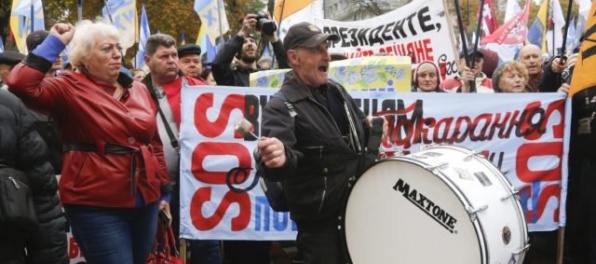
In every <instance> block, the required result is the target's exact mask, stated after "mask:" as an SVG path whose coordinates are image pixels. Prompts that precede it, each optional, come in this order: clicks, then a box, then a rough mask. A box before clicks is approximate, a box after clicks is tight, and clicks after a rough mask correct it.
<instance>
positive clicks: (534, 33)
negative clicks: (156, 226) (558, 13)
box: [528, 0, 550, 53]
mask: <svg viewBox="0 0 596 264" xmlns="http://www.w3.org/2000/svg"><path fill="white" fill-rule="evenodd" d="M549 3H550V0H543V1H542V2H541V4H540V9H539V10H538V14H537V15H536V18H535V19H534V22H532V26H531V27H530V30H529V31H528V41H530V43H532V44H534V45H537V46H538V47H541V48H542V52H543V53H546V31H547V29H548V28H547V26H548V24H547V23H548V13H549V12H548V10H549V7H548V5H549Z"/></svg>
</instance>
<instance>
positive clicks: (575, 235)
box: [565, 158, 596, 264]
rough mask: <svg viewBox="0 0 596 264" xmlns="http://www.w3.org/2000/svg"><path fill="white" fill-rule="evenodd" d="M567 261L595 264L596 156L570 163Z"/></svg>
mask: <svg viewBox="0 0 596 264" xmlns="http://www.w3.org/2000/svg"><path fill="white" fill-rule="evenodd" d="M569 169H570V170H569V171H570V172H569V185H568V186H569V188H568V195H567V223H566V227H565V263H582V264H585V263H589V264H596V158H582V159H579V160H572V162H570V167H569Z"/></svg>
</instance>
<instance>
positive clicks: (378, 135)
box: [366, 118, 384, 164]
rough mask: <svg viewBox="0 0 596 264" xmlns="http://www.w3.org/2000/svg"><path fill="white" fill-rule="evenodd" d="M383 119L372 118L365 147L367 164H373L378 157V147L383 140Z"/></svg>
mask: <svg viewBox="0 0 596 264" xmlns="http://www.w3.org/2000/svg"><path fill="white" fill-rule="evenodd" d="M383 121H384V119H383V118H374V119H373V120H372V127H371V128H370V130H369V133H368V142H367V145H366V159H367V162H368V164H370V163H372V162H374V161H375V160H376V158H377V157H378V156H379V147H380V146H381V140H382V139H383Z"/></svg>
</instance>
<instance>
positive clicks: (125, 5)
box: [101, 0, 139, 53]
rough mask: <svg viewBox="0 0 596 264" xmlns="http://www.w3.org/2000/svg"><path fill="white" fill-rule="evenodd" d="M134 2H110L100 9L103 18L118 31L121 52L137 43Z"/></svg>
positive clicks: (136, 18)
mask: <svg viewBox="0 0 596 264" xmlns="http://www.w3.org/2000/svg"><path fill="white" fill-rule="evenodd" d="M136 2H137V1H136V0H110V1H108V5H107V6H104V7H103V8H102V9H101V12H102V15H103V17H105V18H107V19H109V20H110V22H111V23H112V25H114V26H116V28H118V30H119V31H120V45H122V52H123V53H126V50H127V49H128V48H130V47H132V45H134V44H135V43H136V42H138V34H137V30H138V28H139V25H138V23H139V20H138V17H137V7H136Z"/></svg>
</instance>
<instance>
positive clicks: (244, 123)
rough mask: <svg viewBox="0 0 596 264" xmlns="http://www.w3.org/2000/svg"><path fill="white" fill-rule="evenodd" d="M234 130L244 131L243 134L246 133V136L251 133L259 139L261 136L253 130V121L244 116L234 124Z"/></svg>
mask: <svg viewBox="0 0 596 264" xmlns="http://www.w3.org/2000/svg"><path fill="white" fill-rule="evenodd" d="M234 130H236V131H238V132H240V133H242V135H244V136H248V135H251V136H253V137H254V138H255V139H259V137H258V136H257V135H255V133H253V132H252V131H253V126H252V123H250V121H248V120H246V118H242V120H240V121H239V122H238V123H236V125H235V126H234Z"/></svg>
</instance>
